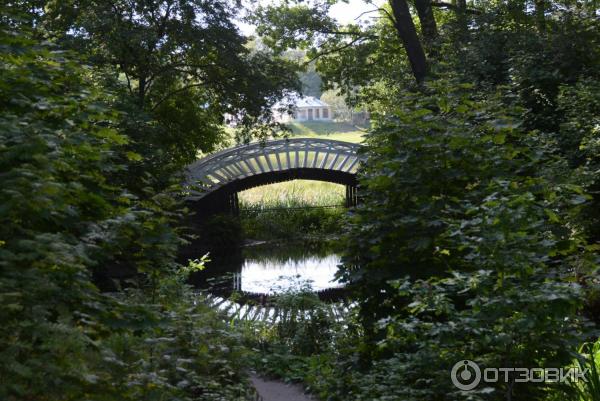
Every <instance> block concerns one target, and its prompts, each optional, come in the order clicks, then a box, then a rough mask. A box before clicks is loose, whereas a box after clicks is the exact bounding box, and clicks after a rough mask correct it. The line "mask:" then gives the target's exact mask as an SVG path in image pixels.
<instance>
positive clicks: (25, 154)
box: [0, 13, 249, 401]
mask: <svg viewBox="0 0 600 401" xmlns="http://www.w3.org/2000/svg"><path fill="white" fill-rule="evenodd" d="M7 20H8V17H7V18H4V13H3V18H2V20H1V21H0V22H2V23H3V24H4V23H5V22H6V21H7ZM0 28H1V30H0V65H1V66H2V74H1V75H0V171H1V173H0V205H1V206H0V222H1V224H0V301H1V302H2V305H3V307H2V308H1V309H0V321H1V322H2V324H1V325H0V357H1V358H2V361H3V363H2V365H1V366H0V378H1V379H0V398H1V399H3V400H8V401H13V400H23V399H36V400H38V399H39V400H41V399H43V400H63V401H64V400H98V401H100V400H139V399H148V400H153V399H173V400H174V399H178V400H191V399H194V400H227V401H230V400H241V399H247V398H248V396H249V394H248V391H247V387H246V385H245V382H244V380H243V378H242V377H241V374H240V372H241V365H240V363H239V359H240V358H241V356H242V348H241V347H240V343H239V337H237V336H236V335H234V334H231V333H230V332H228V331H227V328H226V326H225V325H224V324H223V323H222V322H221V321H220V319H219V318H218V316H216V315H215V314H214V312H212V311H210V310H208V309H207V308H206V307H204V306H203V305H202V303H201V299H196V298H195V296H194V295H193V294H192V293H191V292H190V290H189V288H187V287H185V286H184V285H183V283H182V281H183V278H182V277H181V276H180V275H179V274H178V271H179V267H178V266H177V265H175V263H174V262H173V260H174V254H175V251H176V249H177V244H178V242H179V239H178V236H177V232H176V230H174V229H173V223H174V221H175V219H176V218H177V216H178V215H177V212H176V206H177V203H176V202H175V200H174V199H173V198H172V197H171V196H169V195H167V194H163V193H155V192H152V190H151V189H146V191H147V192H149V193H147V194H146V196H145V197H144V198H143V199H140V198H138V197H136V196H134V195H132V193H131V192H130V191H129V190H128V188H127V187H126V186H125V185H124V184H123V183H124V182H127V180H123V179H122V178H123V176H124V175H126V174H125V172H126V171H127V169H128V167H129V165H130V163H133V162H135V161H136V160H139V159H140V157H141V156H140V155H139V154H136V153H132V152H131V150H129V149H128V148H127V143H128V141H129V138H128V137H127V136H125V135H124V134H123V133H122V132H120V131H119V130H118V129H117V128H116V127H118V126H119V122H120V121H122V120H123V119H125V118H126V117H127V116H126V115H124V114H123V113H122V112H119V111H117V109H116V108H115V107H114V105H115V97H116V95H115V94H111V93H108V92H107V91H106V90H105V89H104V88H102V87H100V86H97V85H94V84H92V83H91V82H94V81H96V80H95V79H94V78H95V75H94V74H95V72H94V71H93V70H92V69H91V68H88V67H86V66H84V65H82V63H81V61H80V60H78V59H77V58H76V57H75V56H74V55H72V54H69V53H66V52H63V51H59V50H58V49H56V48H54V47H53V46H51V45H49V44H48V43H40V42H38V41H36V40H33V39H32V38H31V36H30V35H29V34H27V31H26V29H25V28H23V27H21V30H20V31H17V30H15V29H13V28H12V27H11V26H9V25H7V24H4V25H2V26H1V27H0ZM105 266H111V267H113V268H115V269H117V270H119V269H123V268H125V267H128V268H131V269H132V270H133V271H134V272H136V273H138V277H139V280H134V281H133V282H130V283H128V285H129V286H133V288H131V289H129V290H128V291H126V292H125V293H119V294H107V293H100V292H99V291H98V289H97V288H96V286H95V285H94V283H93V281H92V270H93V269H99V268H103V267H105Z"/></svg>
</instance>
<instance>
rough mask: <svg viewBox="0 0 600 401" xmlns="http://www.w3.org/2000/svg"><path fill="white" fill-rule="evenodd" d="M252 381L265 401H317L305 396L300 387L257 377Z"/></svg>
mask: <svg viewBox="0 0 600 401" xmlns="http://www.w3.org/2000/svg"><path fill="white" fill-rule="evenodd" d="M250 379H251V380H252V384H253V385H254V388H256V391H258V394H259V395H260V396H261V397H262V399H263V401H315V399H314V398H312V397H311V396H309V395H306V394H304V392H303V391H302V387H300V386H298V385H293V384H285V383H283V382H280V381H275V380H266V379H263V378H262V377H258V376H255V375H252V376H251V377H250Z"/></svg>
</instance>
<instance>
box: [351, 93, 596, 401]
mask: <svg viewBox="0 0 600 401" xmlns="http://www.w3.org/2000/svg"><path fill="white" fill-rule="evenodd" d="M469 89H470V86H469V85H457V84H454V83H452V82H438V83H436V84H432V85H430V86H429V88H427V89H426V90H425V91H421V92H418V93H413V94H408V93H407V94H405V96H404V98H403V99H399V101H398V103H397V106H396V109H395V113H394V117H393V118H391V119H389V120H387V121H386V122H382V123H381V125H380V127H379V128H378V129H376V130H375V131H374V132H373V133H372V134H371V135H370V136H369V137H368V139H367V142H368V144H369V145H371V146H370V148H369V152H368V154H367V156H368V158H369V159H368V160H369V162H368V163H367V164H366V166H365V167H364V169H363V171H362V178H361V185H362V194H363V198H362V199H363V204H362V205H361V206H360V207H359V208H358V210H357V212H356V214H355V217H354V218H353V219H352V220H351V225H352V229H351V232H350V236H349V240H348V258H347V259H346V260H345V263H344V267H343V269H342V272H341V277H342V278H343V279H344V280H345V281H346V282H347V283H348V284H349V285H350V286H351V287H353V288H355V290H356V294H357V295H358V296H359V298H360V299H361V318H362V321H363V324H364V325H365V328H366V330H367V346H369V341H371V345H370V346H369V348H368V352H367V354H366V355H367V356H368V357H369V358H375V359H382V361H384V362H381V363H382V364H384V366H385V367H386V369H391V366H398V367H397V368H396V370H395V372H396V374H395V375H393V376H392V377H394V380H395V381H396V384H392V383H391V382H390V383H389V387H384V388H383V389H382V393H381V394H382V396H383V394H386V393H387V394H390V393H393V394H396V395H397V396H398V397H401V398H403V399H423V398H428V399H436V397H441V396H442V395H446V397H450V394H455V397H459V396H460V395H459V394H457V393H454V390H453V389H452V385H451V383H450V382H449V380H448V377H447V376H448V375H447V371H448V369H449V367H451V366H452V364H453V363H454V362H456V361H458V360H460V359H465V358H467V359H468V358H471V359H473V360H476V361H480V362H482V363H483V364H489V366H500V365H502V366H504V365H506V364H507V365H508V366H530V365H536V366H561V364H564V363H565V362H566V361H567V360H568V359H569V357H570V356H569V353H568V350H570V349H573V346H574V344H575V343H576V342H577V341H578V339H579V335H580V334H579V330H580V329H581V327H582V326H581V322H580V319H579V318H578V317H577V315H576V312H577V309H578V308H579V306H580V299H581V292H580V288H579V286H578V285H577V284H575V283H574V280H575V277H574V276H573V275H572V273H570V272H572V271H573V269H574V268H575V266H579V268H580V269H582V270H581V272H582V274H585V273H586V272H587V273H588V274H589V273H591V272H592V270H591V267H592V266H593V264H592V262H593V259H591V258H587V257H586V256H585V249H586V248H585V243H584V241H583V238H582V235H581V234H582V230H581V228H578V226H577V224H576V220H574V219H573V217H574V216H575V215H576V214H577V213H578V211H579V210H580V209H581V207H582V206H581V205H582V204H584V203H585V202H586V201H587V200H588V199H589V196H587V195H585V194H584V193H583V190H582V188H581V187H579V186H577V185H575V184H574V182H575V180H574V179H573V177H572V176H571V175H570V174H571V173H570V171H569V170H568V168H567V167H566V165H565V163H563V162H562V161H561V160H560V159H559V158H557V157H555V156H554V155H553V153H554V149H555V148H554V143H553V142H552V141H551V140H549V139H548V138H546V137H545V136H543V135H540V134H537V133H527V132H524V131H523V130H522V129H520V128H519V126H520V124H519V120H518V119H516V117H515V116H518V114H519V110H518V109H511V108H509V107H506V106H503V105H502V102H506V101H507V100H506V99H502V98H500V97H498V96H496V97H490V98H488V99H477V98H476V97H474V96H473V94H472V92H470V91H469ZM424 133H425V135H424ZM540 166H543V168H540ZM567 227H568V229H567ZM406 275H410V276H411V277H437V278H432V279H430V280H429V281H415V282H413V281H411V280H410V279H408V280H407V279H404V278H403V277H405V276H406ZM382 319H383V320H382ZM538 336H539V337H538ZM378 363H379V362H378ZM503 364H504V365H503ZM376 371H377V370H375V372H376ZM411 372H412V373H411ZM374 374H376V373H374ZM417 378H420V379H419V380H417ZM511 388H512V391H514V393H515V397H517V398H518V399H533V398H535V397H540V396H541V394H543V392H544V391H545V389H543V388H536V386H535V385H533V384H531V385H529V386H527V385H525V386H522V387H521V386H519V385H515V386H514V387H511ZM506 391H509V392H510V391H511V390H507V389H506V388H504V389H503V388H502V386H501V385H498V387H495V388H492V389H489V390H485V391H484V393H482V394H481V395H480V396H479V397H480V398H474V399H501V398H503V394H504V393H505V392H506ZM453 397H454V396H453ZM473 397H478V396H476V395H475V394H474V395H473ZM446 399H448V398H446Z"/></svg>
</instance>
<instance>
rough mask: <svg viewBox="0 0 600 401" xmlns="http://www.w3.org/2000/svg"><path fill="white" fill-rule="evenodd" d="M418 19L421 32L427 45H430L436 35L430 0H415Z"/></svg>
mask: <svg viewBox="0 0 600 401" xmlns="http://www.w3.org/2000/svg"><path fill="white" fill-rule="evenodd" d="M415 6H416V8H417V13H418V14H419V21H421V33H422V34H423V38H425V42H426V43H427V45H430V44H431V43H432V42H433V41H434V40H435V38H436V37H437V36H438V30H437V25H436V23H435V17H434V16H433V9H432V8H431V1H430V0H415Z"/></svg>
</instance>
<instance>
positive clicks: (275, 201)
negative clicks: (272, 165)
mask: <svg viewBox="0 0 600 401" xmlns="http://www.w3.org/2000/svg"><path fill="white" fill-rule="evenodd" d="M345 191H346V189H345V187H344V186H343V185H339V184H332V183H329V182H321V181H310V180H294V181H287V182H280V183H277V184H271V185H264V186H261V187H256V188H252V189H249V190H247V191H243V192H240V193H239V194H238V196H239V200H240V207H241V208H242V209H272V208H283V207H288V208H289V207H306V206H341V205H343V204H344V201H345V196H346V195H345V194H346V192H345Z"/></svg>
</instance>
